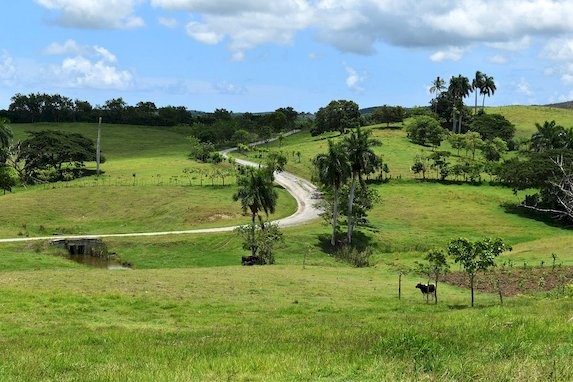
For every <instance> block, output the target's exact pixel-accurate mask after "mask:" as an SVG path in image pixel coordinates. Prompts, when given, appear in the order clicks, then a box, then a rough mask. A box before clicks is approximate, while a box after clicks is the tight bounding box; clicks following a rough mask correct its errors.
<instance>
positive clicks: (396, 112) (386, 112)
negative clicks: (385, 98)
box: [371, 105, 406, 127]
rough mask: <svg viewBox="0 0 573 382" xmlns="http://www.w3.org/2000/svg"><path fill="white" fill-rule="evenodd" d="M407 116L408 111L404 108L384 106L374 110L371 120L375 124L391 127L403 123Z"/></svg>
mask: <svg viewBox="0 0 573 382" xmlns="http://www.w3.org/2000/svg"><path fill="white" fill-rule="evenodd" d="M405 115H406V111H405V110H404V108H403V107H402V106H388V105H384V106H382V107H379V108H377V109H376V110H374V111H373V112H372V116H371V118H372V121H373V122H374V123H385V124H386V126H387V127H389V126H390V124H391V123H398V122H403V121H404V118H405Z"/></svg>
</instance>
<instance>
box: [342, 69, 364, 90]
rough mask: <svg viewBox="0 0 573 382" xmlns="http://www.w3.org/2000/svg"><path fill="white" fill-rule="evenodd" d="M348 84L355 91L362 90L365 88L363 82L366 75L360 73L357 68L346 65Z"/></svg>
mask: <svg viewBox="0 0 573 382" xmlns="http://www.w3.org/2000/svg"><path fill="white" fill-rule="evenodd" d="M345 69H346V74H347V76H346V86H348V88H349V89H350V90H352V91H355V92H362V91H364V88H363V87H362V83H363V82H364V81H365V80H366V75H365V74H362V75H360V74H359V73H358V72H357V71H356V69H354V68H352V67H350V66H346V67H345Z"/></svg>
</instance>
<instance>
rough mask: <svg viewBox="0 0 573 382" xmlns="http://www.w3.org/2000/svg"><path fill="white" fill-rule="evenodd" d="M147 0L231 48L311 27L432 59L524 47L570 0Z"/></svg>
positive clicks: (570, 7) (564, 23)
mask: <svg viewBox="0 0 573 382" xmlns="http://www.w3.org/2000/svg"><path fill="white" fill-rule="evenodd" d="M44 1H47V0H44ZM150 1H151V4H152V6H154V7H156V8H160V9H165V10H169V11H182V12H188V13H190V14H191V15H192V16H194V21H192V22H191V23H190V24H189V25H188V26H187V30H188V33H189V35H190V36H191V37H192V38H194V39H196V40H197V41H200V42H203V43H208V44H213V43H220V42H222V41H223V40H226V38H228V39H229V48H230V49H231V51H232V52H233V53H234V54H236V53H244V52H245V51H246V50H248V49H251V48H253V47H255V46H258V45H261V44H265V43H269V42H272V43H278V44H285V43H289V42H291V41H292V39H293V36H294V35H295V34H296V33H297V32H300V31H302V30H306V29H309V28H311V29H312V30H313V32H315V34H316V37H317V38H318V39H319V40H320V41H323V42H326V43H328V44H331V45H333V46H335V47H336V48H338V49H339V50H342V51H345V52H353V53H359V54H369V53H372V52H373V51H374V50H375V47H376V44H377V43H379V42H384V43H388V44H392V45H396V46H403V47H427V48H433V49H436V48H438V49H439V50H440V51H441V52H442V53H441V54H438V55H437V56H436V58H437V59H438V60H440V59H453V58H452V57H455V54H454V55H453V53H452V52H451V51H450V52H448V51H447V50H444V48H447V47H448V46H457V47H466V46H469V45H471V44H474V43H487V44H489V46H491V47H493V48H495V49H503V50H521V49H525V48H527V47H528V46H530V44H531V41H532V37H531V36H539V35H548V34H554V33H567V32H573V2H569V1H559V0H529V1H527V2H525V1H518V0H426V1H419V0H384V1H380V0H360V1H359V0H336V1H335V0H315V1H310V0H283V1H280V2H269V1H261V0H219V1H211V0H150ZM221 36H224V38H222V37H221ZM215 41H216V42H215ZM452 55H453V56H452ZM441 57H444V58H441ZM447 57H449V58H447Z"/></svg>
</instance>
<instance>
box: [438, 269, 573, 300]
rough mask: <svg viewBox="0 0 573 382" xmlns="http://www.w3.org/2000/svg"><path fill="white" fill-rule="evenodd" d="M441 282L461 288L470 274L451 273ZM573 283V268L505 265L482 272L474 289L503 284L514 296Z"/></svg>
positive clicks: (507, 293) (490, 288)
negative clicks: (504, 266) (505, 266)
mask: <svg viewBox="0 0 573 382" xmlns="http://www.w3.org/2000/svg"><path fill="white" fill-rule="evenodd" d="M442 281H443V282H445V283H447V284H450V285H455V286H458V287H461V288H469V281H468V276H467V275H466V274H465V273H463V272H452V273H449V274H447V275H446V276H445V277H444V278H443V279H442ZM571 283H573V267H565V266H556V267H551V266H549V267H542V268H530V267H527V268H504V269H496V270H494V271H493V272H486V273H479V274H478V275H477V276H476V279H475V285H474V288H475V290H477V291H481V292H487V293H498V291H499V288H500V287H501V290H502V293H503V295H504V296H515V295H518V294H533V293H539V292H548V291H551V290H554V289H559V288H563V287H564V286H565V285H568V284H571Z"/></svg>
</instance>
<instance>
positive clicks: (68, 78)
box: [44, 40, 133, 89]
mask: <svg viewBox="0 0 573 382" xmlns="http://www.w3.org/2000/svg"><path fill="white" fill-rule="evenodd" d="M44 52H45V53H47V54H52V55H66V56H72V57H66V58H64V60H63V61H62V63H61V64H60V65H59V66H56V67H52V69H51V71H52V73H53V75H54V77H53V79H52V80H54V81H56V82H58V83H59V85H61V86H66V87H89V88H95V89H126V88H128V87H129V85H130V84H131V82H132V80H133V75H132V74H131V73H130V72H129V71H127V70H121V69H119V68H118V67H117V66H116V63H117V58H116V56H115V55H114V54H113V53H111V52H110V51H109V50H107V49H106V48H104V47H101V46H97V45H93V46H92V45H80V44H78V43H77V42H76V41H74V40H68V41H66V42H65V43H63V44H59V43H52V44H50V45H49V46H48V47H47V48H46V49H44Z"/></svg>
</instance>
